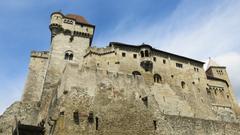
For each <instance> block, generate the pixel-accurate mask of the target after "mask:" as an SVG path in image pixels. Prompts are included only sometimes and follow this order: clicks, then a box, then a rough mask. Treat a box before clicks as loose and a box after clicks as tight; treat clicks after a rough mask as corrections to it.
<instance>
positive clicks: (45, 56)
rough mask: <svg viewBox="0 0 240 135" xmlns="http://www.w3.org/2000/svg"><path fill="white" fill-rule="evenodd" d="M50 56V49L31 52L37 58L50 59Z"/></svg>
mask: <svg viewBox="0 0 240 135" xmlns="http://www.w3.org/2000/svg"><path fill="white" fill-rule="evenodd" d="M48 56H49V52H48V51H32V52H31V57H35V58H43V59H48Z"/></svg>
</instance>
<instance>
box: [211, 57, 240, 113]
mask: <svg viewBox="0 0 240 135" xmlns="http://www.w3.org/2000/svg"><path fill="white" fill-rule="evenodd" d="M206 75H207V78H208V79H210V80H211V79H214V80H218V81H222V82H225V83H226V84H227V89H226V91H225V92H226V93H225V94H226V95H225V96H226V97H227V99H228V100H229V101H230V104H231V106H232V109H233V110H234V112H235V113H236V114H237V115H239V114H240V113H239V112H240V110H239V108H238V104H237V99H236V97H235V96H234V93H233V88H232V85H231V83H230V79H229V77H228V74H227V70H226V67H225V66H220V65H219V64H217V63H216V62H215V61H214V60H212V59H211V58H209V62H208V66H207V70H206Z"/></svg>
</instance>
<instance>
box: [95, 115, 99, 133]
mask: <svg viewBox="0 0 240 135" xmlns="http://www.w3.org/2000/svg"><path fill="white" fill-rule="evenodd" d="M95 120H96V130H98V117H96V118H95Z"/></svg>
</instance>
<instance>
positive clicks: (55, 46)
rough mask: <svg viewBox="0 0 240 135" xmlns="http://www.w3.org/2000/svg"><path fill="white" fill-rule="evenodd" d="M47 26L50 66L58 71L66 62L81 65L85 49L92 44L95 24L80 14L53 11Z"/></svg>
mask: <svg viewBox="0 0 240 135" xmlns="http://www.w3.org/2000/svg"><path fill="white" fill-rule="evenodd" d="M49 28H50V30H51V50H50V54H51V56H50V63H51V64H50V66H53V67H54V69H55V70H56V72H58V73H59V72H62V70H63V68H64V66H65V64H66V63H67V62H75V63H78V64H80V65H81V64H82V59H83V56H84V55H85V51H86V49H87V48H88V47H90V46H91V44H92V40H93V35H94V30H95V26H94V25H92V24H90V23H89V22H88V21H87V20H86V19H85V18H84V17H82V16H79V15H74V14H68V15H63V14H62V13H61V12H54V13H52V15H51V23H50V26H49ZM49 68H51V67H49ZM56 68H58V69H56Z"/></svg>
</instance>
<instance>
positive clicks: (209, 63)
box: [207, 58, 219, 69]
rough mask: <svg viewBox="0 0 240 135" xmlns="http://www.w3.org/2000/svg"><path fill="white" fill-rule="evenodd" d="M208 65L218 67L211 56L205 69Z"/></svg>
mask: <svg viewBox="0 0 240 135" xmlns="http://www.w3.org/2000/svg"><path fill="white" fill-rule="evenodd" d="M210 67H219V64H218V63H217V62H216V61H214V60H212V58H209V60H208V66H207V69H208V68H210Z"/></svg>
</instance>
